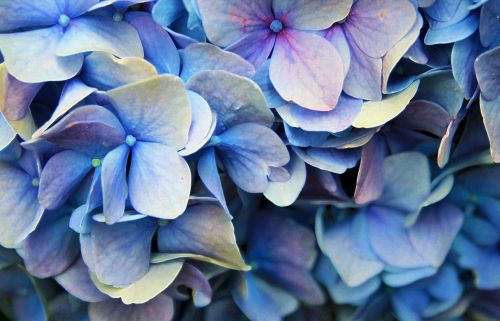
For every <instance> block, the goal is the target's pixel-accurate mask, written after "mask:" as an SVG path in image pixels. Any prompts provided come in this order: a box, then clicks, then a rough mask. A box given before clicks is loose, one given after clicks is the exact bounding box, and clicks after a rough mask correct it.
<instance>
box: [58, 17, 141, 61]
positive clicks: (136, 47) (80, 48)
mask: <svg viewBox="0 0 500 321" xmlns="http://www.w3.org/2000/svg"><path fill="white" fill-rule="evenodd" d="M87 51H103V52H107V53H111V54H113V55H116V56H118V57H120V58H123V57H129V56H133V57H143V56H144V50H143V48H142V45H141V39H140V38H139V35H138V34H137V31H136V30H135V29H134V28H133V27H132V26H131V25H129V24H128V23H126V22H123V21H118V22H117V21H114V20H113V19H112V18H111V17H109V18H108V17H102V16H101V17H97V16H84V17H79V18H76V19H74V20H72V21H71V22H70V24H69V26H68V27H67V28H66V30H65V31H64V35H63V36H62V38H61V40H60V42H59V44H58V47H57V55H59V56H71V55H74V54H77V53H83V52H87Z"/></svg>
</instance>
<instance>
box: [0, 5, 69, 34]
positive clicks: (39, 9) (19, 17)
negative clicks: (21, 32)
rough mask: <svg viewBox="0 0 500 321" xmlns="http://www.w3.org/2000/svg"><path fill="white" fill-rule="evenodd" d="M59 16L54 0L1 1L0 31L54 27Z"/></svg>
mask: <svg viewBox="0 0 500 321" xmlns="http://www.w3.org/2000/svg"><path fill="white" fill-rule="evenodd" d="M60 14H61V12H60V10H59V7H58V5H57V1H55V0H48V1H47V0H18V1H2V3H1V4H0V16H1V17H2V20H1V21H0V31H1V32H5V31H9V30H13V29H17V28H21V27H29V26H44V25H45V26H48V25H54V24H56V23H57V19H59V15H60Z"/></svg>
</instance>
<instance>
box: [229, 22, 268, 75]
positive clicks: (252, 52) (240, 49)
mask: <svg viewBox="0 0 500 321" xmlns="http://www.w3.org/2000/svg"><path fill="white" fill-rule="evenodd" d="M275 42H276V34H274V33H273V32H271V31H270V29H269V28H264V29H260V30H255V31H252V32H249V33H247V34H245V35H244V36H243V37H242V38H240V39H239V40H238V41H236V42H235V43H233V44H232V45H230V46H229V47H227V48H226V50H228V51H231V52H234V53H236V54H238V55H240V56H241V57H243V58H245V59H246V60H247V61H249V62H251V63H252V64H253V65H254V66H255V67H256V68H258V67H259V66H260V65H262V63H263V62H264V61H266V59H267V58H269V55H270V54H271V51H272V50H273V47H274V44H275Z"/></svg>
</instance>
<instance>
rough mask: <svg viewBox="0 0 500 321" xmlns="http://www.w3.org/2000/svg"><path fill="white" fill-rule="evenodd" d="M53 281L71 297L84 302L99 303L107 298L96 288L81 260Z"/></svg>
mask: <svg viewBox="0 0 500 321" xmlns="http://www.w3.org/2000/svg"><path fill="white" fill-rule="evenodd" d="M54 279H55V280H56V281H57V283H59V284H60V285H61V286H62V287H63V288H64V289H65V290H66V291H68V292H69V293H70V294H71V295H73V296H75V297H77V298H79V299H80V300H83V301H85V302H101V301H104V300H106V299H107V298H108V296H107V295H105V294H104V293H101V292H100V291H99V290H98V289H97V288H96V286H95V285H94V283H93V282H92V280H91V279H90V275H89V269H88V268H87V266H86V265H85V263H84V262H83V260H82V259H81V258H79V259H78V260H76V262H75V263H74V264H73V265H72V266H70V267H69V268H68V269H67V270H66V271H64V272H63V273H61V274H59V275H57V276H56V277H55V278H54Z"/></svg>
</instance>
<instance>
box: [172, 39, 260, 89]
mask: <svg viewBox="0 0 500 321" xmlns="http://www.w3.org/2000/svg"><path fill="white" fill-rule="evenodd" d="M181 56H182V73H181V78H182V80H184V81H188V80H189V78H191V77H192V76H193V75H195V74H196V73H198V72H200V71H203V70H225V71H228V72H231V73H233V74H236V75H240V76H242V77H247V78H250V77H252V76H253V74H254V73H255V68H254V67H253V66H252V64H250V63H249V62H247V61H246V60H245V59H243V58H241V57H239V56H238V55H236V54H233V53H231V52H227V51H224V50H221V49H219V48H218V47H216V46H214V45H211V44H207V43H197V44H192V45H190V46H188V47H186V48H185V49H184V50H183V51H182V54H181Z"/></svg>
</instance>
